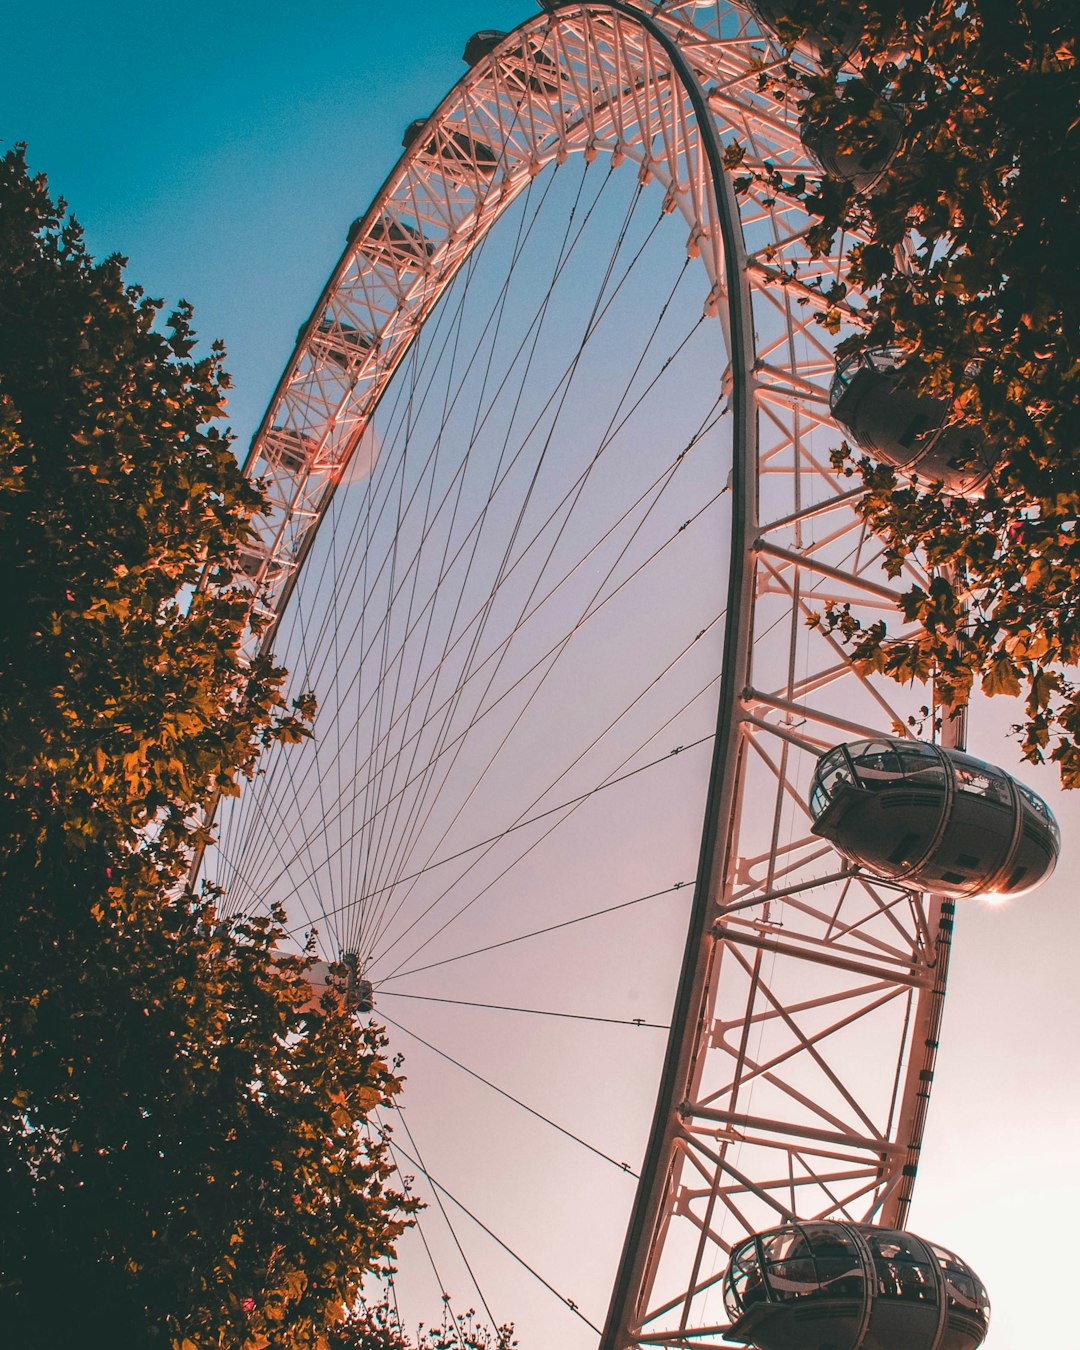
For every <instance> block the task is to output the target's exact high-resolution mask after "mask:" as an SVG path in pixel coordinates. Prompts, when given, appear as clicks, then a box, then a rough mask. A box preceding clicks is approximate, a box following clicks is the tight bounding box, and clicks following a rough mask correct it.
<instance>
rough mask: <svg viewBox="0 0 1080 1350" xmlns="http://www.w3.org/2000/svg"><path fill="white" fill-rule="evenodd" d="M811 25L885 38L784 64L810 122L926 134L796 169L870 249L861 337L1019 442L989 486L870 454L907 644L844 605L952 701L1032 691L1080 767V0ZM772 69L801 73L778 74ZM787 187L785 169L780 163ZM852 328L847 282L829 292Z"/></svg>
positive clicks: (852, 143) (878, 659)
mask: <svg viewBox="0 0 1080 1350" xmlns="http://www.w3.org/2000/svg"><path fill="white" fill-rule="evenodd" d="M786 8H787V9H788V10H789V17H788V19H787V20H786V21H785V22H784V23H782V24H781V25H780V29H781V35H782V36H783V37H784V38H785V39H786V40H787V41H789V42H791V43H795V42H796V41H798V40H799V39H800V38H801V37H802V36H803V35H805V34H807V33H810V34H814V33H815V32H820V31H823V30H824V28H826V27H827V26H828V23H829V20H830V18H831V19H833V20H835V18H836V15H837V12H838V11H842V15H841V17H844V18H845V19H850V20H851V23H852V31H854V32H857V33H859V34H861V37H860V39H859V42H858V46H857V48H856V49H855V50H854V51H853V53H852V55H851V57H850V59H848V60H844V61H842V60H841V59H840V56H839V55H837V54H835V53H834V56H833V59H832V60H831V62H830V61H828V60H827V61H826V64H825V65H824V67H823V69H822V70H821V73H820V74H818V75H808V74H806V73H805V67H804V68H802V72H800V69H799V68H798V67H797V64H793V65H791V66H789V67H788V69H787V70H786V72H784V73H783V74H782V75H781V76H780V77H779V83H780V84H781V85H783V86H784V87H785V92H786V93H787V94H788V95H789V96H791V97H795V98H796V99H797V100H798V104H799V108H800V113H801V118H802V123H803V126H804V127H805V128H816V129H819V130H820V129H821V128H822V127H825V128H827V129H828V131H829V134H830V135H831V136H833V137H835V141H836V144H837V145H838V146H839V147H840V148H842V149H843V148H847V149H851V150H858V149H859V148H860V147H863V148H865V147H866V146H867V145H869V144H872V143H873V142H874V138H875V137H878V138H880V137H881V136H882V129H883V122H884V121H887V120H888V119H889V118H890V117H891V116H896V115H899V116H900V117H901V119H902V121H903V125H904V134H903V139H902V142H901V145H900V149H899V152H898V153H897V154H896V155H895V157H894V158H893V160H892V161H891V164H890V165H889V168H888V169H887V171H886V172H885V173H884V174H883V175H882V177H881V178H880V179H879V180H878V181H877V182H876V183H875V184H874V185H873V186H872V188H870V189H869V190H862V191H857V190H856V189H855V187H854V186H853V185H852V184H851V183H847V182H843V181H839V180H837V179H835V178H828V177H826V178H824V179H822V180H812V181H805V182H801V183H794V184H790V183H789V184H786V185H783V186H785V188H786V190H788V191H790V192H793V193H795V194H796V195H798V196H800V197H801V199H802V200H803V202H804V203H805V205H806V206H807V208H808V209H809V210H810V211H811V213H812V214H813V215H814V216H815V217H816V218H817V224H816V225H815V227H814V228H813V230H812V232H811V242H812V245H813V247H814V249H815V250H816V251H817V252H818V253H819V254H828V253H829V252H830V251H832V250H834V249H836V248H838V247H840V246H841V241H842V240H843V241H845V243H849V242H850V241H851V240H855V241H856V242H855V243H854V245H853V246H852V247H850V250H849V256H850V260H851V269H850V273H849V285H850V286H851V287H853V288H854V289H855V290H857V291H858V292H859V293H860V294H861V296H862V297H863V298H864V300H865V305H864V306H863V308H862V316H863V322H864V323H865V331H864V332H863V333H861V334H860V335H859V336H857V337H855V338H850V339H848V340H847V341H846V342H845V343H844V344H842V345H841V349H840V350H841V354H843V353H845V352H848V351H850V350H852V349H853V347H855V346H857V345H859V344H864V345H866V346H868V347H895V348H898V349H899V350H900V351H901V352H902V353H903V356H904V359H905V364H904V367H903V377H902V378H903V381H904V382H905V383H906V384H907V385H909V386H910V387H912V388H913V389H915V390H917V391H918V392H920V393H923V394H929V395H933V396H934V397H936V398H938V399H941V400H944V401H946V402H947V404H948V405H949V408H950V417H951V419H952V421H953V422H955V423H969V424H971V425H972V426H973V427H975V428H978V430H979V433H980V435H983V436H985V439H986V443H987V444H988V445H990V446H991V447H992V448H993V451H994V453H995V455H996V458H997V461H998V462H997V467H996V471H995V473H994V474H993V477H992V480H991V482H990V483H989V484H988V486H987V488H986V490H985V494H984V495H983V496H978V497H968V498H962V497H950V496H948V495H946V494H945V493H944V492H943V491H942V490H941V486H940V485H938V484H934V483H932V482H927V481H925V480H918V479H913V478H910V477H905V476H904V475H898V474H897V473H896V472H894V471H893V470H892V469H889V468H887V467H884V466H882V465H880V464H877V465H875V464H872V463H871V462H870V461H869V460H866V459H861V460H860V459H859V458H858V457H857V456H856V455H855V454H853V453H852V451H851V449H850V447H848V446H847V445H844V446H842V447H841V448H840V451H839V453H838V455H837V461H838V462H839V463H840V464H842V465H844V466H845V468H846V470H847V471H848V472H861V473H862V475H863V478H864V480H865V482H866V485H867V488H868V492H867V494H866V496H865V498H864V499H863V501H862V504H861V506H860V509H861V510H862V512H863V514H864V516H865V518H866V520H867V521H868V523H869V525H870V527H871V529H872V530H873V531H874V532H875V533H876V534H877V535H878V536H879V537H880V538H881V539H882V540H883V542H884V545H885V560H886V566H887V567H888V568H889V569H890V570H891V571H892V572H893V573H894V574H898V573H899V570H900V567H901V564H902V561H903V559H904V558H906V557H908V556H909V555H912V554H917V555H919V556H920V557H921V558H922V559H923V561H924V562H925V563H927V564H929V566H930V568H931V569H933V571H934V573H935V576H934V580H933V582H932V584H931V585H930V586H929V588H925V589H924V588H921V587H912V588H911V589H910V590H909V591H908V592H907V594H906V595H905V596H904V600H903V614H904V618H905V620H909V621H918V623H919V624H920V625H921V626H922V632H921V634H920V636H918V637H916V638H913V639H910V640H907V639H904V640H901V639H898V638H897V637H895V636H894V635H893V634H891V633H890V632H889V631H888V630H887V628H886V626H885V625H883V624H880V623H875V624H872V625H868V626H864V625H863V624H862V623H861V622H860V620H859V619H858V618H857V617H856V616H855V615H853V614H852V613H850V612H847V611H842V612H837V611H832V612H830V613H827V614H826V615H825V616H824V621H825V622H826V623H827V624H828V625H829V626H830V627H831V628H832V629H833V630H834V631H837V632H839V633H840V634H842V636H843V637H844V638H845V639H846V640H847V642H848V643H849V647H850V652H851V655H852V657H853V659H855V660H856V661H857V662H859V663H861V664H862V665H863V666H864V667H868V668H871V669H877V670H882V671H884V672H886V673H887V674H889V675H891V676H893V677H894V678H896V679H898V680H908V679H911V678H912V677H916V676H917V677H920V678H926V677H928V676H934V677H935V678H936V680H937V682H938V686H939V692H940V693H941V695H942V696H943V698H944V701H945V702H947V703H949V702H951V703H953V704H962V703H964V702H966V701H967V698H968V697H969V694H970V691H971V689H972V687H973V686H975V685H976V683H977V684H978V685H980V686H981V688H982V689H983V691H985V692H986V693H989V694H998V693H1008V694H1023V695H1024V697H1025V699H1026V719H1025V724H1024V726H1023V727H1022V728H1020V729H1019V730H1020V731H1021V733H1022V747H1023V753H1024V754H1025V756H1026V757H1027V758H1029V759H1031V760H1034V761H1039V760H1041V759H1043V758H1050V759H1052V760H1054V761H1057V762H1058V764H1059V766H1060V771H1061V775H1062V779H1063V781H1064V783H1065V784H1066V785H1067V786H1070V787H1071V786H1076V785H1077V784H1078V783H1080V684H1078V683H1077V679H1076V675H1075V666H1076V664H1077V660H1078V658H1080V527H1078V519H1080V473H1078V465H1080V458H1078V446H1080V401H1078V398H1077V388H1078V372H1080V258H1078V253H1077V249H1076V247H1075V238H1074V235H1075V229H1076V221H1077V219H1078V218H1080V211H1078V206H1080V183H1078V178H1077V175H1076V173H1075V171H1074V166H1075V164H1076V163H1077V161H1078V157H1080V73H1078V69H1077V23H1076V9H1075V5H1074V4H1073V0H1019V2H1018V3H1015V4H1012V5H1000V4H996V3H990V0H933V3H928V0H900V3H896V0H889V2H888V3H886V0H848V3H846V4H844V5H841V6H838V5H837V4H836V3H835V0H811V2H810V3H803V4H796V3H792V4H791V5H790V6H787V7H786ZM762 78H763V80H766V81H773V82H776V81H777V77H776V76H775V75H773V74H771V73H770V74H763V77H762ZM774 181H775V182H776V184H777V185H778V186H780V185H781V180H780V179H779V176H778V175H774ZM826 298H827V300H828V301H829V306H828V308H827V310H826V312H825V313H824V315H823V322H824V323H825V324H826V325H827V326H830V327H831V328H832V329H833V330H834V331H838V330H839V328H840V325H841V322H842V320H843V318H844V310H843V306H844V303H845V301H846V299H847V292H846V291H845V290H844V288H834V289H833V290H832V291H830V292H828V293H827V297H826Z"/></svg>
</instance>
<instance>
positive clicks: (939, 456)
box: [829, 347, 999, 497]
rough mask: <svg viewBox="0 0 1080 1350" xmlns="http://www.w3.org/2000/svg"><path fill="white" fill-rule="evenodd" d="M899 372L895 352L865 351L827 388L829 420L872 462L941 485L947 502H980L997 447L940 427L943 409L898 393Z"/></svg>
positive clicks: (969, 432)
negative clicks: (975, 499)
mask: <svg viewBox="0 0 1080 1350" xmlns="http://www.w3.org/2000/svg"><path fill="white" fill-rule="evenodd" d="M902 366H903V355H902V353H901V352H900V351H899V350H898V349H897V348H894V347H874V348H864V349H863V350H862V351H859V352H856V353H854V355H852V356H849V357H847V358H846V360H843V361H841V362H839V363H838V365H837V367H836V373H835V375H834V376H833V380H832V385H831V386H830V388H829V407H830V409H831V410H832V415H833V418H834V419H835V420H836V421H837V422H838V423H839V424H840V426H841V427H842V428H843V430H844V431H846V432H847V434H848V435H849V436H850V437H851V439H852V440H853V441H854V442H855V444H856V445H858V446H859V447H860V448H861V449H863V450H865V451H866V453H867V454H868V455H870V456H871V458H873V459H877V460H880V461H881V462H882V463H884V464H889V465H892V467H893V468H895V469H899V470H901V472H903V473H912V474H918V475H919V477H920V478H925V479H926V480H927V481H928V482H934V483H940V484H941V485H942V487H943V489H944V490H945V492H947V493H948V494H949V495H950V496H952V497H981V496H982V494H983V492H984V490H985V488H986V484H987V482H988V481H989V479H990V476H991V475H992V473H993V472H994V469H995V467H996V465H997V462H998V457H999V456H998V452H997V448H996V446H994V445H993V444H992V443H991V441H990V440H989V438H988V437H987V436H986V435H985V434H984V433H983V432H982V431H981V430H980V429H979V428H978V427H973V426H971V425H970V424H968V423H964V424H961V425H956V426H946V425H945V423H946V420H947V418H948V416H949V411H950V410H949V405H948V404H947V403H946V402H945V401H944V400H943V399H937V398H930V397H927V396H926V395H925V394H915V393H912V391H911V390H910V389H905V388H903V387H902V385H901V384H900V383H899V375H900V371H901V369H902Z"/></svg>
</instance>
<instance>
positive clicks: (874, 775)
mask: <svg viewBox="0 0 1080 1350" xmlns="http://www.w3.org/2000/svg"><path fill="white" fill-rule="evenodd" d="M852 758H853V763H854V765H855V772H856V773H857V774H858V776H859V782H860V783H861V784H862V785H863V787H868V788H875V787H881V786H883V785H884V784H885V783H886V782H891V781H892V780H894V779H896V778H899V777H900V776H901V774H902V770H901V768H900V760H899V758H898V756H897V754H896V751H895V750H894V749H893V747H892V746H891V745H890V744H889V742H888V741H870V742H869V743H868V744H867V747H866V749H865V750H863V751H862V752H861V753H860V754H858V755H854V756H853V757H852Z"/></svg>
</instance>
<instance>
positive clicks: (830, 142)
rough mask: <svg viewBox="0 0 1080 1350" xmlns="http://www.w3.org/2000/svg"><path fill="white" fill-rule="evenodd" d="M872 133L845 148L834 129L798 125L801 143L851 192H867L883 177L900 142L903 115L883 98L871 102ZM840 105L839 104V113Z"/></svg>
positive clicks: (815, 123)
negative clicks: (852, 145)
mask: <svg viewBox="0 0 1080 1350" xmlns="http://www.w3.org/2000/svg"><path fill="white" fill-rule="evenodd" d="M874 103H875V113H874V116H873V118H872V125H873V131H872V132H870V133H868V134H867V135H866V136H865V137H864V139H863V140H862V141H861V143H860V144H859V145H858V146H857V147H855V148H851V149H849V148H848V147H847V146H846V145H845V144H844V139H845V138H844V136H843V134H842V132H841V131H840V130H839V129H838V127H836V126H833V125H831V124H830V123H829V122H824V121H806V122H804V123H803V124H802V125H801V128H800V133H801V137H802V143H803V145H804V146H805V147H806V149H807V150H809V152H810V153H811V154H812V155H813V157H814V158H815V159H816V160H817V162H818V163H819V164H820V165H821V167H822V169H823V171H824V172H825V173H826V174H827V175H828V176H829V177H830V178H835V179H838V180H839V181H840V182H843V183H850V184H851V186H852V188H853V189H854V190H855V192H858V193H862V192H870V191H871V190H872V189H873V188H874V187H875V185H876V184H878V183H879V182H881V181H882V180H883V179H884V177H885V171H886V170H887V169H888V167H889V165H890V164H891V163H892V162H893V160H894V159H895V158H896V156H897V154H898V152H899V151H900V147H901V145H902V143H903V141H904V130H905V120H904V114H903V112H902V110H901V109H900V108H898V107H897V106H896V105H895V104H894V103H889V102H888V101H887V100H886V99H882V98H878V99H875V100H874ZM842 110H843V104H841V105H840V111H842Z"/></svg>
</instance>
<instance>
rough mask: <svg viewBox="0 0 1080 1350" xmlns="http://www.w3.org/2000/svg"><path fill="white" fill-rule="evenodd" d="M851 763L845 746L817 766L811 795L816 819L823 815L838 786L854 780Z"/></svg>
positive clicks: (811, 807) (827, 756) (811, 805)
mask: <svg viewBox="0 0 1080 1350" xmlns="http://www.w3.org/2000/svg"><path fill="white" fill-rule="evenodd" d="M852 776H853V775H852V771H851V764H850V761H849V760H848V757H847V752H846V751H845V750H844V747H843V746H839V747H838V748H837V749H836V750H833V751H832V752H831V753H830V754H828V755H826V756H825V758H824V759H823V760H822V761H821V763H820V764H819V765H818V767H817V771H816V772H815V774H814V789H813V792H812V793H811V795H810V810H811V812H812V813H813V816H814V818H815V819H817V817H818V816H820V815H821V813H822V812H823V811H824V810H825V808H826V806H828V804H829V802H830V801H831V800H832V798H833V796H834V795H835V793H836V790H837V788H838V787H840V786H841V785H842V784H844V783H850V782H851V781H852Z"/></svg>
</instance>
